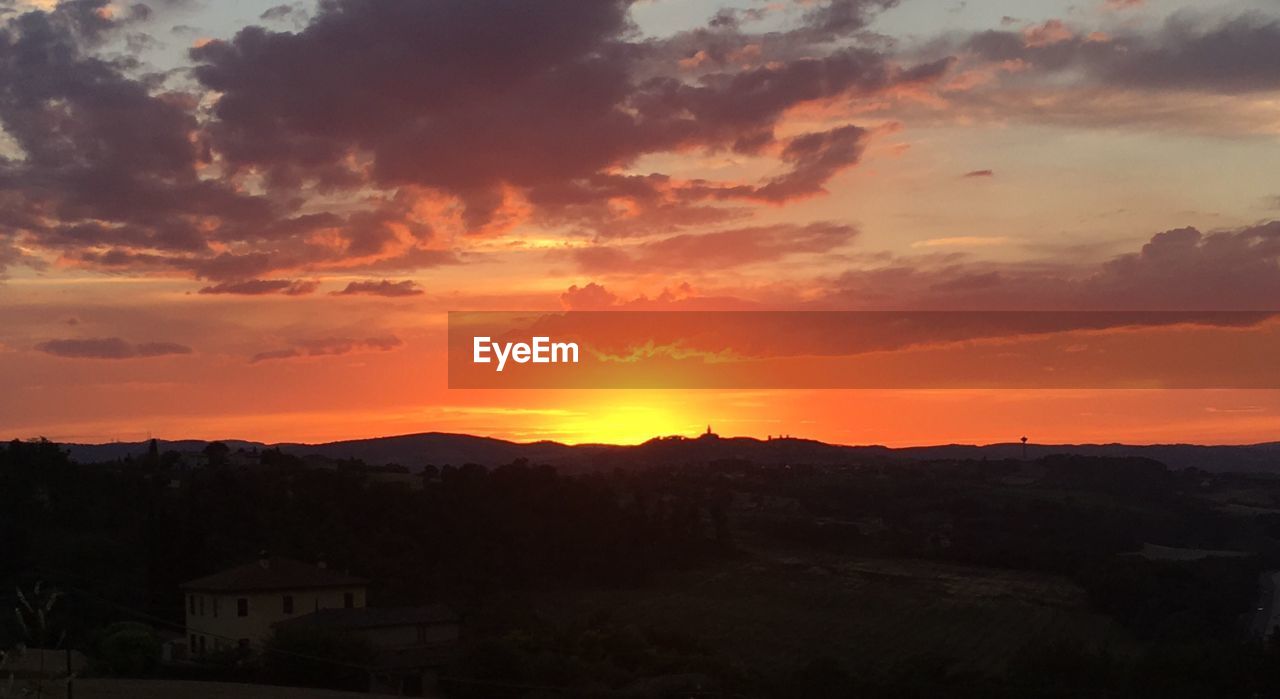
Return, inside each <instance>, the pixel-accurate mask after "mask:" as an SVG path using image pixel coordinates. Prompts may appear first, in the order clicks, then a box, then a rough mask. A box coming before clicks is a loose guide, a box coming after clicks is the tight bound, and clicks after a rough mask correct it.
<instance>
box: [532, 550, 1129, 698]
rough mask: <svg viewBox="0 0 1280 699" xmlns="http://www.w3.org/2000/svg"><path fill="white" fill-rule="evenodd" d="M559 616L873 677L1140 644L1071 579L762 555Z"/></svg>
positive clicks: (582, 603) (608, 594)
mask: <svg viewBox="0 0 1280 699" xmlns="http://www.w3.org/2000/svg"><path fill="white" fill-rule="evenodd" d="M548 609H554V610H556V611H554V612H550V613H553V614H554V613H559V614H598V613H605V614H609V615H610V616H612V617H613V618H614V619H615V620H616V621H619V622H623V623H634V624H637V625H639V626H649V627H653V628H658V629H664V630H672V631H681V632H684V633H687V634H690V635H693V636H695V637H697V638H699V639H701V640H703V641H705V642H706V643H708V644H709V645H711V646H713V647H715V648H718V649H721V650H724V651H726V652H728V653H729V654H731V655H732V656H734V657H736V658H739V659H741V660H743V661H745V662H746V663H748V664H750V665H751V666H753V667H755V668H757V669H768V670H785V669H786V668H788V667H792V666H794V664H795V663H798V662H801V660H802V659H811V658H814V657H818V656H823V655H827V656H833V657H837V658H839V659H841V660H842V661H844V662H846V663H848V664H849V665H850V666H854V667H863V668H866V669H868V670H887V669H890V668H891V667H893V666H894V665H895V664H897V663H900V662H903V661H910V660H912V659H913V658H924V657H932V658H940V659H947V660H951V661H955V662H957V663H958V665H959V667H961V668H964V669H967V670H972V671H978V672H984V673H992V674H994V673H998V672H1000V671H1002V670H1003V669H1004V667H1005V665H1006V664H1007V662H1008V660H1009V658H1010V657H1012V656H1014V655H1016V654H1017V652H1018V651H1019V650H1020V649H1022V648H1024V647H1027V646H1028V645H1032V644H1045V643H1053V642H1059V641H1061V642H1078V643H1081V644H1087V645H1090V646H1093V647H1098V646H1106V647H1109V648H1111V649H1113V650H1115V651H1117V652H1126V651H1127V650H1128V649H1130V648H1132V642H1131V641H1130V640H1129V639H1128V637H1127V636H1126V634H1125V633H1124V632H1123V631H1122V630H1121V629H1120V628H1119V627H1118V626H1117V625H1116V624H1114V623H1113V622H1112V621H1111V620H1110V619H1108V618H1107V617H1105V616H1103V615H1100V614H1097V613H1094V612H1092V611H1090V610H1089V609H1088V607H1087V604H1086V600H1085V598H1084V594H1083V592H1082V591H1081V590H1080V589H1079V588H1078V587H1077V586H1075V585H1074V584H1072V583H1071V582H1069V581H1066V580H1063V579H1061V578H1056V577H1053V576H1047V575H1034V574H1028V573H1019V572H1011V571H1001V570H993V569H983V568H971V567H965V566H953V565H944V564H936V563H929V562H923V561H914V560H875V559H856V558H840V557H835V556H821V557H819V556H806V557H803V558H802V557H790V556H772V557H770V556H766V555H761V554H755V555H752V556H751V558H750V559H748V560H739V561H734V562H729V563H725V564H724V565H721V566H719V567H717V568H714V569H709V570H703V571H697V572H690V573H684V574H678V575H674V576H671V577H669V578H667V579H665V580H662V581H659V582H658V583H657V584H655V585H652V586H650V587H648V588H646V589H643V590H619V591H597V592H590V593H580V594H574V595H566V596H564V597H563V598H557V599H556V600H554V601H553V604H550V605H548Z"/></svg>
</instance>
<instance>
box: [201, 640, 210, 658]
mask: <svg viewBox="0 0 1280 699" xmlns="http://www.w3.org/2000/svg"><path fill="white" fill-rule="evenodd" d="M208 640H209V639H207V638H205V637H204V636H201V637H200V655H204V652H205V650H207V649H208V643H207V642H208Z"/></svg>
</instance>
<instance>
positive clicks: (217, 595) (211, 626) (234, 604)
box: [182, 555, 369, 656]
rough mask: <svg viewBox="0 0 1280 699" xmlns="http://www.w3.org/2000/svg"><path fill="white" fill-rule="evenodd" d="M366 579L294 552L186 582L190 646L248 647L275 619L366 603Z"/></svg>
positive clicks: (195, 651) (201, 649)
mask: <svg viewBox="0 0 1280 699" xmlns="http://www.w3.org/2000/svg"><path fill="white" fill-rule="evenodd" d="M368 584H369V583H368V581H367V580H365V579H363V578H358V577H355V576H353V575H348V574H347V573H342V572H339V571H336V570H330V569H329V568H328V567H326V566H325V564H324V563H319V564H315V565H313V564H311V563H304V562H302V561H297V560H293V559H290V558H278V557H267V556H265V555H264V556H263V557H262V558H260V559H259V560H258V561H257V562H254V563H247V564H245V565H242V566H239V567H236V568H231V569H229V570H224V571H222V572H220V573H214V574H213V575H209V576H207V577H203V578H197V579H195V580H189V581H187V582H185V583H183V584H182V589H183V591H184V592H185V593H186V611H187V624H186V626H187V642H188V644H189V646H188V648H189V652H190V653H191V654H192V655H195V656H200V655H204V654H205V653H208V652H210V651H216V650H223V649H226V648H230V647H237V646H238V647H239V648H241V649H243V650H248V649H249V647H250V646H251V644H254V643H261V642H262V641H265V640H266V639H267V637H269V636H270V635H271V631H272V627H273V626H275V624H276V623H278V622H281V621H285V620H288V619H292V618H295V617H298V616H302V615H305V614H310V613H314V612H318V611H320V610H324V609H359V608H361V607H364V606H365V593H366V591H367V588H368Z"/></svg>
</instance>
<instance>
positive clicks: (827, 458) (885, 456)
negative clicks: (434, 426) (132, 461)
mask: <svg viewBox="0 0 1280 699" xmlns="http://www.w3.org/2000/svg"><path fill="white" fill-rule="evenodd" d="M224 443H225V444H226V445H227V446H228V447H230V448H231V449H232V450H236V449H246V450H252V449H263V448H270V447H278V448H279V449H281V450H282V451H284V452H285V453H288V454H293V455H296V456H319V457H324V458H327V459H361V460H363V461H365V462H367V463H369V464H388V463H396V464H401V465H403V466H407V467H409V468H411V469H419V468H422V467H424V466H426V465H428V464H433V465H437V466H438V465H444V464H454V465H461V464H466V463H475V464H481V465H485V466H496V465H500V464H506V463H511V462H512V461H514V460H516V459H520V458H524V459H528V460H530V461H532V462H535V463H545V464H550V465H553V466H556V467H559V468H561V469H564V470H567V471H586V470H597V469H610V468H626V467H628V466H632V465H639V464H652V463H666V464H672V465H677V464H694V463H706V462H709V461H719V460H725V459H740V460H748V461H753V462H756V463H760V464H792V463H795V464H801V463H804V464H826V463H840V462H847V461H850V460H857V461H862V462H866V461H886V462H892V461H896V460H904V459H905V460H911V461H931V460H937V459H1017V458H1021V457H1022V455H1023V445H1021V444H1018V443H1006V444H988V445H981V446H978V445H964V444H948V445H936V446H923V447H907V448H901V449H891V448H889V447H883V446H844V445H837V444H826V443H823V442H817V441H813V440H806V439H772V440H759V439H753V438H748V437H734V438H697V439H688V438H683V437H666V438H658V439H652V440H650V441H648V442H645V443H644V444H640V445H635V446H617V445H603V444H582V445H566V444H560V443H558V442H547V441H543V442H532V443H529V444H519V443H516V442H508V441H505V440H501V439H493V438H489V437H476V436H471V435H463V434H447V433H441V432H426V433H421V434H410V435H398V436H394V437H377V438H372V439H359V440H348V441H341V442H328V443H325V444H298V443H287V442H286V443H280V444H263V443H260V442H248V441H239V440H226V441H224ZM205 444H207V442H202V441H196V440H183V441H165V440H160V442H159V445H160V449H161V450H162V451H169V450H173V451H179V452H198V451H200V450H201V449H203V448H204V446H205ZM147 446H148V445H147V442H133V443H123V442H119V443H111V444H68V445H65V447H66V448H67V449H68V450H69V451H70V454H71V458H72V459H74V460H76V461H80V462H86V463H87V462H93V461H109V460H114V459H120V458H124V457H126V456H140V455H142V454H144V453H146V450H147ZM1051 454H1074V455H1080V456H1108V457H1141V458H1147V459H1153V460H1155V461H1159V462H1161V463H1163V464H1165V465H1167V466H1169V467H1170V468H1172V469H1184V468H1199V469H1203V470H1205V471H1212V472H1228V471H1231V472H1277V473H1280V442H1269V443H1265V444H1255V445H1247V446H1202V445H1193V444H1167V445H1149V446H1142V445H1126V444H1028V445H1027V446H1026V456H1027V458H1038V457H1042V456H1047V455H1051Z"/></svg>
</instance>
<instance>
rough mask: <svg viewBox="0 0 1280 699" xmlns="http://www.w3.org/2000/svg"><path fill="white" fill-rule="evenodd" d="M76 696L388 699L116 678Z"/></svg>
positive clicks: (95, 682)
mask: <svg viewBox="0 0 1280 699" xmlns="http://www.w3.org/2000/svg"><path fill="white" fill-rule="evenodd" d="M62 691H63V690H62V687H61V686H59V687H58V688H57V693H55V694H53V695H46V696H58V697H61V696H63V694H62ZM75 695H76V699H356V698H357V697H378V696H386V695H381V694H376V695H375V694H363V693H358V692H335V691H331V690H327V689H303V688H300V687H272V686H268V685H260V684H236V683H231V682H181V681H174V680H117V679H82V680H76V682H75Z"/></svg>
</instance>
